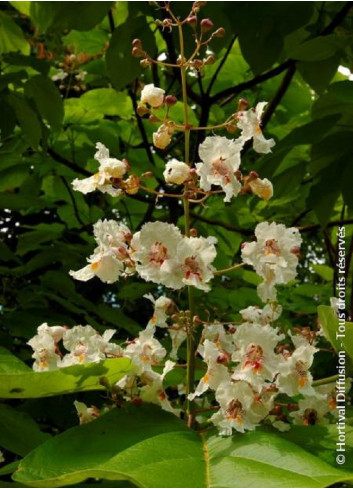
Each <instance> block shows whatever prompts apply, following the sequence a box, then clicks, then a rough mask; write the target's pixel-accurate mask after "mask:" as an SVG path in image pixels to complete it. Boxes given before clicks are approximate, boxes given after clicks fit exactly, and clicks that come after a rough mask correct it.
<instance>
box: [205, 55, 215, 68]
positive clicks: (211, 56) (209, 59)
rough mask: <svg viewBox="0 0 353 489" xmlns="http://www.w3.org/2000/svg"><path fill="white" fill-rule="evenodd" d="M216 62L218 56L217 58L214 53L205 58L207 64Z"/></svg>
mask: <svg viewBox="0 0 353 489" xmlns="http://www.w3.org/2000/svg"><path fill="white" fill-rule="evenodd" d="M215 62H216V58H215V56H213V54H210V55H209V56H207V58H206V59H205V60H204V63H205V65H213V64H214V63H215Z"/></svg>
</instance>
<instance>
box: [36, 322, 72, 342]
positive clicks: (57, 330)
mask: <svg viewBox="0 0 353 489" xmlns="http://www.w3.org/2000/svg"><path fill="white" fill-rule="evenodd" d="M66 329H67V328H65V327H64V326H48V323H43V324H41V325H40V326H38V328H37V333H38V335H40V336H41V335H44V334H45V333H48V334H49V335H50V336H51V337H52V338H53V340H54V342H55V343H58V342H59V341H60V340H61V339H62V337H63V335H64V333H65V331H66Z"/></svg>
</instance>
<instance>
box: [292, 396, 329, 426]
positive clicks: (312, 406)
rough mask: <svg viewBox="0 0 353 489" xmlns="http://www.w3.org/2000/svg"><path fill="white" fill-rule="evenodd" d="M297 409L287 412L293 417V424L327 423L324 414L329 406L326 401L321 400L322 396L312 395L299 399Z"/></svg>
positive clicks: (327, 411) (311, 424)
mask: <svg viewBox="0 0 353 489" xmlns="http://www.w3.org/2000/svg"><path fill="white" fill-rule="evenodd" d="M298 408H299V409H298V411H293V412H291V413H290V414H289V416H290V417H291V418H293V423H294V424H299V425H305V426H313V425H316V424H327V423H328V422H329V420H328V418H327V417H326V415H327V414H328V413H329V411H330V408H329V406H328V404H327V403H325V402H323V396H321V395H313V396H308V397H305V399H300V400H299V402H298Z"/></svg>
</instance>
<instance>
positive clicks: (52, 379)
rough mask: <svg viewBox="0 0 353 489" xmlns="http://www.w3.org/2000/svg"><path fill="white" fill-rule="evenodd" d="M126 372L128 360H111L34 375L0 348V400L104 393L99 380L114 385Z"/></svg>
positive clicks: (128, 364) (129, 366) (128, 365)
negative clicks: (90, 392) (75, 393)
mask: <svg viewBox="0 0 353 489" xmlns="http://www.w3.org/2000/svg"><path fill="white" fill-rule="evenodd" d="M130 368H131V360H130V359H129V358H112V359H108V360H104V361H102V362H98V363H86V364H84V365H73V366H71V367H64V368H61V369H59V370H51V371H48V372H34V371H33V370H31V369H30V368H28V367H27V366H26V365H25V364H23V363H22V362H21V361H20V360H18V359H17V358H16V357H15V356H13V355H11V353H9V352H8V351H7V350H6V349H5V348H0V398H5V399H7V398H17V399H25V398H34V397H48V396H55V395H58V394H68V393H70V392H80V391H92V390H104V386H103V385H102V384H101V383H100V379H101V378H102V377H105V378H106V379H107V380H108V381H109V382H111V383H114V382H117V381H118V380H120V379H121V378H122V377H123V376H124V375H125V374H126V373H127V372H128V371H129V370H130Z"/></svg>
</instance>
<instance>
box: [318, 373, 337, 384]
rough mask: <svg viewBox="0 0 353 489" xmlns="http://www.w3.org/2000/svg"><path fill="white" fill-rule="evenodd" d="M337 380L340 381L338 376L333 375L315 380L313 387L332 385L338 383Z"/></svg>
mask: <svg viewBox="0 0 353 489" xmlns="http://www.w3.org/2000/svg"><path fill="white" fill-rule="evenodd" d="M337 379H338V375H331V377H326V378H324V379H318V380H314V381H313V387H317V386H318V385H325V384H332V383H333V382H336V380H337Z"/></svg>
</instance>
